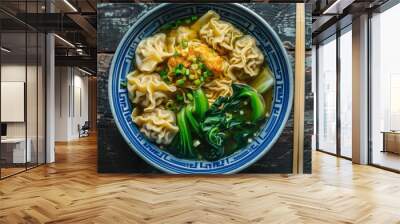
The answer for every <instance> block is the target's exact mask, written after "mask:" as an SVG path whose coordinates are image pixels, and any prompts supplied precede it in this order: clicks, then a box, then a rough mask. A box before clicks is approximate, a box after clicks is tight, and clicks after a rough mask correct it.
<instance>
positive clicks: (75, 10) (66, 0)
mask: <svg viewBox="0 0 400 224" xmlns="http://www.w3.org/2000/svg"><path fill="white" fill-rule="evenodd" d="M64 3H65V4H67V5H68V7H70V8H71V9H72V10H73V11H74V12H78V10H77V9H76V8H75V6H73V5H72V4H71V3H70V2H69V1H68V0H64Z"/></svg>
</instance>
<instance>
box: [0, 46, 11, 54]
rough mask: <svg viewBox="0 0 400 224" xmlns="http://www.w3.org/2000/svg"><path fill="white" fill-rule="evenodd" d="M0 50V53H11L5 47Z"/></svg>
mask: <svg viewBox="0 0 400 224" xmlns="http://www.w3.org/2000/svg"><path fill="white" fill-rule="evenodd" d="M0 49H1V51H4V52H6V53H10V52H11V50H9V49H7V48H5V47H1V48H0Z"/></svg>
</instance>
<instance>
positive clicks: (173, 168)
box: [109, 4, 293, 174]
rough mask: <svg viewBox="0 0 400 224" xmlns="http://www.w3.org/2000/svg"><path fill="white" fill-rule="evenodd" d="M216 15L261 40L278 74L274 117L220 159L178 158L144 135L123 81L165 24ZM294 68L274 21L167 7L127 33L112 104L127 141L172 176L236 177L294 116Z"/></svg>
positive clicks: (115, 66)
mask: <svg viewBox="0 0 400 224" xmlns="http://www.w3.org/2000/svg"><path fill="white" fill-rule="evenodd" d="M210 9H212V10H214V11H216V12H217V13H218V14H219V15H220V16H221V19H223V20H225V21H229V22H231V23H232V24H234V25H235V26H236V27H238V28H239V29H241V30H243V31H247V33H248V34H250V35H252V36H253V37H255V38H256V39H257V41H258V44H259V47H260V49H261V50H262V52H263V54H264V56H265V57H266V59H267V60H268V62H269V66H270V67H271V70H272V71H273V73H274V76H275V90H274V96H273V106H272V111H271V117H270V118H269V119H268V121H267V122H266V123H265V124H264V125H263V126H262V127H261V131H260V134H259V135H258V136H257V137H256V138H255V139H254V140H253V141H252V142H251V143H250V144H249V145H248V146H247V147H245V148H243V149H241V150H239V151H237V152H236V153H234V154H232V155H230V156H227V157H224V158H222V159H220V160H218V161H213V162H208V161H193V160H185V159H180V158H176V157H174V156H173V155H171V154H169V153H167V152H165V151H163V150H160V149H159V148H158V147H157V146H156V145H155V144H153V143H152V142H150V141H148V140H147V138H146V137H145V136H144V135H142V134H141V133H140V131H139V130H138V128H137V127H136V125H135V123H133V122H132V120H131V112H132V106H131V103H130V101H129V99H128V92H127V90H126V88H123V87H121V85H120V83H121V82H123V81H126V75H127V74H128V73H129V71H131V70H132V67H134V65H133V64H132V59H133V58H134V54H135V50H136V47H137V45H138V44H139V42H140V41H141V40H142V39H144V38H146V37H148V36H151V35H152V34H153V33H155V32H156V31H157V30H158V29H159V28H160V27H161V26H162V25H163V24H166V23H168V22H171V21H176V20H178V19H182V18H185V17H188V16H192V15H197V16H201V15H203V14H204V13H205V12H207V11H208V10H210ZM292 76H293V75H292V71H291V66H290V63H289V60H288V57H287V55H286V51H285V50H284V48H283V46H282V43H281V41H280V39H279V37H278V36H277V34H276V33H275V32H274V30H273V29H272V28H271V27H270V26H269V25H268V23H267V22H266V21H265V20H264V19H262V18H261V17H260V16H258V15H257V14H256V13H254V12H253V11H251V10H249V9H248V8H246V7H244V6H242V5H240V4H161V5H159V6H157V7H155V8H154V9H152V10H151V11H149V12H148V13H147V14H146V15H144V16H143V17H141V18H140V19H139V20H138V21H137V22H136V23H135V24H134V25H133V26H132V27H131V28H130V29H129V30H128V32H127V33H126V34H125V36H124V37H123V39H122V40H121V42H120V44H119V46H118V49H117V51H116V52H115V55H114V58H113V61H112V65H111V69H110V77H109V100H110V106H111V110H112V113H113V116H114V119H115V122H116V124H117V126H118V128H119V130H120V132H121V134H122V136H123V137H124V138H125V140H126V142H127V143H128V144H129V146H130V147H131V148H132V150H133V151H135V152H136V153H137V154H138V155H139V156H140V157H142V158H143V159H144V160H145V161H147V162H148V163H149V164H151V165H153V166H154V167H156V168H158V169H160V170H163V171H165V172H168V173H179V174H227V173H235V172H238V171H240V170H243V169H244V168H246V167H248V166H249V165H251V164H253V163H254V162H256V161H257V160H258V159H260V158H261V157H262V156H263V155H265V153H267V152H268V151H269V150H270V149H271V147H272V146H273V145H274V143H275V142H276V140H277V139H278V137H279V136H280V134H281V132H282V130H283V128H284V127H285V124H286V121H287V119H288V117H289V114H290V111H291V106H292V101H293V77H292Z"/></svg>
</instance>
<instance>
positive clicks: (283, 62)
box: [109, 3, 293, 174]
mask: <svg viewBox="0 0 400 224" xmlns="http://www.w3.org/2000/svg"><path fill="white" fill-rule="evenodd" d="M292 76H293V75H292V71H291V65H290V63H289V60H288V57H287V54H286V51H285V49H284V48H283V46H282V43H281V41H280V39H279V37H278V36H277V34H276V33H275V32H274V30H273V29H272V28H271V27H270V26H269V24H268V21H265V20H264V19H263V18H261V17H260V16H258V15H257V14H256V13H254V12H253V11H251V10H250V9H248V8H246V7H244V6H242V5H240V4H234V3H231V4H160V5H158V6H156V7H155V8H153V9H152V10H150V11H149V12H148V13H146V14H145V15H144V16H142V17H141V18H140V19H139V20H138V21H137V22H136V23H135V24H134V25H132V26H131V27H130V29H129V30H128V31H127V33H126V34H125V36H124V37H123V39H122V40H121V42H120V44H119V46H118V49H117V50H116V52H115V55H114V58H113V61H112V65H111V68H110V76H109V101H110V106H111V111H112V113H113V116H114V119H115V122H116V124H117V126H118V129H119V131H120V133H121V135H122V136H123V137H124V139H125V140H126V142H127V143H128V145H129V146H130V148H131V149H132V150H133V151H134V152H135V153H136V154H138V155H139V156H140V157H141V158H143V159H144V160H145V161H146V162H147V163H149V164H150V165H152V166H154V167H156V168H158V169H159V170H162V171H165V172H167V173H178V174H227V173H235V172H239V171H241V170H243V169H244V168H246V167H248V166H249V165H251V164H253V163H254V162H256V161H257V160H258V159H259V158H261V157H262V156H268V155H266V153H267V152H268V151H269V150H270V149H271V147H272V146H273V145H274V144H275V142H276V141H277V139H278V138H279V136H280V134H281V133H282V130H283V128H284V127H285V125H286V121H287V119H288V116H289V115H290V112H291V106H292V101H293V77H292Z"/></svg>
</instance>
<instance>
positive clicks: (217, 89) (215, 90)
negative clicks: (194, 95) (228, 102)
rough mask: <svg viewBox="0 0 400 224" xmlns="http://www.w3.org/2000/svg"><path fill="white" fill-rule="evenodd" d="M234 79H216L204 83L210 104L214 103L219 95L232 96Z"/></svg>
mask: <svg viewBox="0 0 400 224" xmlns="http://www.w3.org/2000/svg"><path fill="white" fill-rule="evenodd" d="M231 85H232V80H228V79H214V80H212V81H211V82H209V83H206V84H204V91H205V94H206V96H207V99H208V102H209V103H210V104H212V103H214V102H215V100H217V98H218V97H220V96H223V97H226V96H231V95H232V93H233V90H232V86H231Z"/></svg>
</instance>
